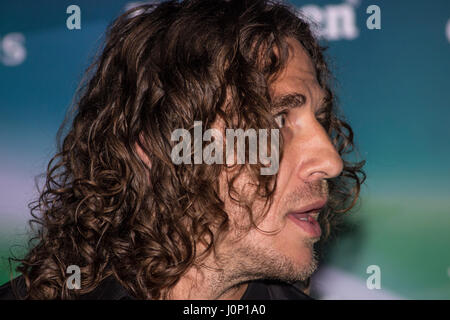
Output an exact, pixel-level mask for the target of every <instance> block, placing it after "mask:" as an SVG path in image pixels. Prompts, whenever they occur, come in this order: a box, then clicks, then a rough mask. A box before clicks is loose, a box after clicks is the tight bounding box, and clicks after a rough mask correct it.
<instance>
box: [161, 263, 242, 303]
mask: <svg viewBox="0 0 450 320" xmlns="http://www.w3.org/2000/svg"><path fill="white" fill-rule="evenodd" d="M247 287H248V284H247V283H243V282H238V281H233V280H232V277H228V276H226V274H225V272H223V271H219V270H217V269H214V268H209V267H192V268H191V269H189V271H188V272H187V273H186V274H185V275H184V276H183V277H181V278H180V280H179V281H178V283H177V284H176V285H175V287H174V288H173V289H172V290H171V291H170V292H169V298H170V299H174V300H239V299H241V298H242V296H243V295H244V293H245V291H246V290H247Z"/></svg>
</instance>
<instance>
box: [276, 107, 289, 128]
mask: <svg viewBox="0 0 450 320" xmlns="http://www.w3.org/2000/svg"><path fill="white" fill-rule="evenodd" d="M286 117H287V112H286V111H283V112H280V113H278V114H276V115H275V122H276V123H277V125H278V126H279V127H280V129H281V128H283V127H284V125H285V123H286Z"/></svg>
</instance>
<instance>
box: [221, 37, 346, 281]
mask: <svg viewBox="0 0 450 320" xmlns="http://www.w3.org/2000/svg"><path fill="white" fill-rule="evenodd" d="M288 43H289V45H290V47H291V48H290V56H289V60H288V64H287V66H286V68H285V69H284V70H283V72H282V73H281V74H280V76H279V77H278V78H277V79H276V80H275V81H274V82H273V85H272V87H271V95H272V97H273V101H274V102H275V103H274V108H275V109H276V112H275V114H276V115H277V121H278V122H279V125H280V127H281V130H280V132H281V134H282V136H283V140H284V147H283V148H284V154H283V159H282V161H281V164H280V169H279V172H278V177H277V185H276V190H275V194H274V199H273V203H272V205H271V207H270V209H269V211H268V214H267V216H266V217H265V218H264V219H263V221H262V222H261V223H260V224H259V225H258V227H259V229H260V230H258V229H256V228H253V229H252V230H251V231H250V232H247V233H246V234H244V233H242V232H241V231H239V228H238V227H237V226H239V225H243V224H244V223H246V222H245V221H244V220H242V219H243V218H242V217H244V216H245V214H244V211H243V208H241V207H239V206H238V205H237V204H236V203H235V202H233V201H231V200H230V199H229V198H227V196H225V205H226V208H225V210H226V211H227V212H228V213H229V215H230V216H231V221H232V222H233V223H234V224H235V225H234V226H233V227H234V229H233V230H234V232H232V234H234V236H235V238H234V239H239V240H238V241H236V242H225V243H224V244H223V248H222V250H223V252H224V253H225V257H227V259H226V261H224V262H226V264H227V267H226V269H229V268H228V266H231V270H230V269H229V271H230V274H233V275H234V277H236V279H240V278H242V279H256V278H266V279H267V278H269V279H280V280H284V281H297V280H305V279H307V278H308V277H309V276H310V275H311V274H312V273H313V272H314V270H315V268H316V260H315V257H314V250H313V244H314V243H315V242H316V241H318V240H319V239H320V233H321V231H320V227H319V225H318V223H317V221H316V220H317V216H318V214H319V211H320V209H321V208H322V207H323V206H324V205H325V203H326V201H327V196H328V190H327V183H326V179H330V178H333V177H336V176H338V175H339V174H340V173H341V171H342V169H343V162H342V160H341V158H340V156H339V154H338V153H337V151H336V149H335V148H334V146H333V144H332V143H331V141H330V139H329V136H328V134H327V132H326V131H325V129H324V128H323V127H322V125H321V119H320V116H321V115H320V114H321V112H320V111H321V108H322V106H323V100H324V97H325V94H324V92H323V89H322V88H321V86H320V85H319V83H318V81H317V80H316V74H315V69H314V66H313V63H312V60H311V59H310V57H309V56H308V54H307V53H306V51H305V50H304V49H303V47H302V46H301V44H300V43H299V42H298V41H296V40H288ZM239 179H240V181H239V182H238V185H239V187H240V189H241V192H242V193H246V192H251V190H250V189H249V188H250V187H249V184H248V181H249V179H248V177H245V176H244V175H243V176H240V177H239ZM221 181H222V186H225V185H226V181H225V178H224V177H222V180H221ZM224 188H225V187H224ZM262 207H263V201H262V199H261V200H258V201H256V202H255V203H254V211H255V214H256V215H257V214H258V213H260V212H262V210H263V208H262ZM232 225H233V224H232ZM273 231H275V233H267V232H273ZM232 238H233V237H231V238H230V239H232Z"/></svg>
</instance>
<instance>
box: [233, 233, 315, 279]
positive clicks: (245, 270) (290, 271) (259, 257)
mask: <svg viewBox="0 0 450 320" xmlns="http://www.w3.org/2000/svg"><path fill="white" fill-rule="evenodd" d="M316 241H317V239H310V238H307V239H304V240H303V245H304V249H303V250H305V251H309V259H304V260H303V261H302V262H300V263H299V262H296V261H294V260H293V259H292V258H290V257H289V256H287V255H286V254H284V253H283V252H280V251H279V250H276V249H270V248H267V247H263V246H260V245H258V244H257V243H254V242H253V243H246V244H245V245H240V246H239V247H237V248H235V249H234V250H233V255H232V256H231V257H230V258H231V259H232V260H231V261H230V262H232V267H231V268H229V269H228V270H229V272H227V273H228V275H227V276H225V277H226V278H228V279H227V280H228V281H230V282H231V283H236V284H238V283H243V282H247V281H252V280H259V279H265V280H278V281H283V282H288V283H293V282H296V281H305V280H307V279H308V278H309V277H310V276H311V275H312V274H313V273H314V272H315V271H316V269H317V266H318V259H317V254H316V252H315V250H314V243H315V242H316Z"/></svg>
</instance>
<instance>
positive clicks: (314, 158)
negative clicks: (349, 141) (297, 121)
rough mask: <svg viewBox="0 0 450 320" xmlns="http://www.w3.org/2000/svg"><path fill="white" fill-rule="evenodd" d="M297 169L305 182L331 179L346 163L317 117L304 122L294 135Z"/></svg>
mask: <svg viewBox="0 0 450 320" xmlns="http://www.w3.org/2000/svg"><path fill="white" fill-rule="evenodd" d="M292 142H293V143H294V144H295V149H293V150H295V152H296V153H297V154H296V159H297V163H296V170H297V174H298V176H299V178H300V179H301V180H303V181H305V182H313V181H317V180H322V179H330V178H334V177H337V176H339V175H340V174H341V172H342V170H343V167H344V164H343V161H342V158H341V157H340V155H339V153H338V152H337V151H336V148H335V147H334V145H333V143H332V142H331V140H330V137H329V136H328V134H327V132H326V131H325V129H324V128H323V127H322V125H321V124H320V123H319V122H318V121H317V120H316V119H315V117H314V118H313V119H311V120H310V121H307V122H306V123H303V125H302V126H301V128H300V129H299V130H296V132H295V133H294V136H293V141H292Z"/></svg>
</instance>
